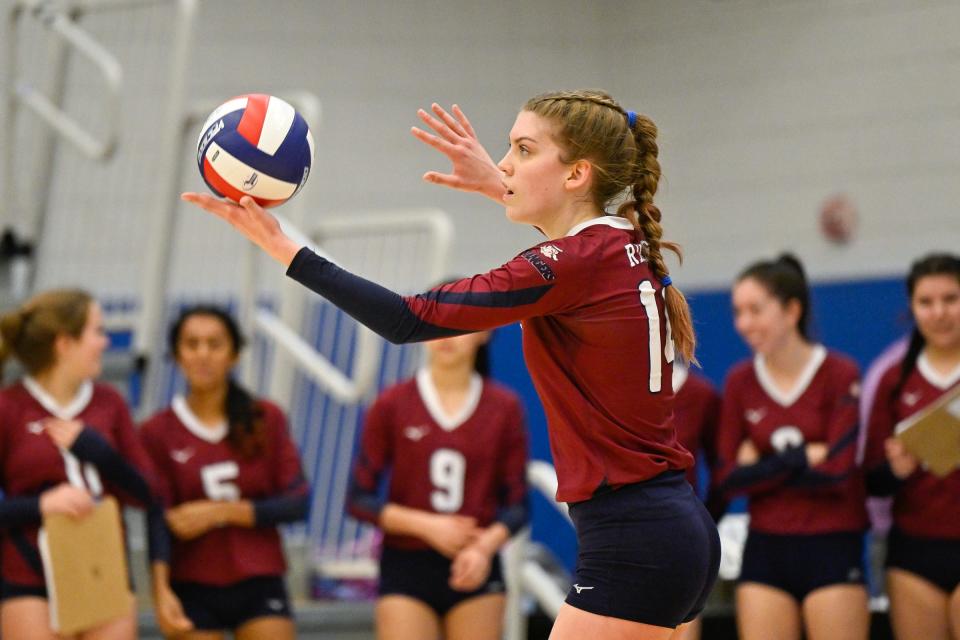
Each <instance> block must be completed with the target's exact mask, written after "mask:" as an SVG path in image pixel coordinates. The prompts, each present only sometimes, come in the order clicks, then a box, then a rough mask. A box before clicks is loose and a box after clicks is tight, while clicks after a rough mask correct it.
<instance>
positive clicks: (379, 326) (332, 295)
mask: <svg viewBox="0 0 960 640" xmlns="http://www.w3.org/2000/svg"><path fill="white" fill-rule="evenodd" d="M287 275H288V276H289V277H291V278H293V279H294V280H296V281H297V282H299V283H300V284H302V285H304V286H305V287H307V288H308V289H310V290H311V291H313V292H315V293H318V294H320V295H321V296H323V297H324V298H326V299H327V300H329V301H330V302H332V303H333V304H335V305H336V306H338V307H340V308H341V309H343V311H344V312H346V313H347V314H348V315H349V316H350V317H351V318H353V319H354V320H356V321H357V322H359V323H360V324H363V325H365V326H366V327H368V328H370V329H371V330H372V331H374V332H375V333H377V334H379V335H380V336H382V337H383V338H384V339H386V340H389V341H390V342H392V343H394V344H403V343H407V342H422V341H424V340H434V339H436V338H444V337H449V336H455V335H461V334H463V333H468V332H467V331H463V330H458V329H449V328H445V327H438V326H435V325H432V324H430V323H428V322H424V321H423V320H421V319H420V318H419V317H417V315H416V314H414V313H413V312H412V311H410V309H409V307H407V304H406V302H404V300H403V297H402V296H400V295H399V294H397V293H394V292H393V291H390V290H389V289H387V288H386V287H382V286H380V285H378V284H376V283H375V282H371V281H369V280H366V279H365V278H361V277H360V276H356V275H354V274H352V273H350V272H349V271H346V270H344V269H341V268H340V267H338V266H337V265H335V264H334V263H332V262H330V261H329V260H326V259H325V258H321V257H320V256H318V255H317V254H315V253H314V252H313V251H311V250H310V249H309V248H308V247H303V248H302V249H300V251H299V252H298V253H297V255H296V256H295V257H294V259H293V262H291V263H290V266H289V267H288V268H287Z"/></svg>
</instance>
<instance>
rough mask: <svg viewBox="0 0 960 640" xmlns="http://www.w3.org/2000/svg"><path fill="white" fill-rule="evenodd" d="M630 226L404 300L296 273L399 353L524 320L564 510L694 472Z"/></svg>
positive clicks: (310, 265)
mask: <svg viewBox="0 0 960 640" xmlns="http://www.w3.org/2000/svg"><path fill="white" fill-rule="evenodd" d="M645 254H646V248H645V246H644V242H643V241H642V238H641V237H640V234H639V233H638V232H635V231H634V229H633V227H632V226H631V225H630V223H629V222H628V221H627V220H625V219H623V218H619V217H615V216H603V217H600V218H595V219H592V220H589V221H587V222H584V223H581V224H579V225H577V226H575V227H574V228H573V229H571V230H570V232H569V234H568V235H567V236H566V237H563V238H558V239H556V240H549V241H546V242H543V243H541V244H539V245H537V246H535V247H533V248H532V249H529V250H527V251H524V252H523V253H521V254H520V255H519V256H517V257H516V258H514V259H513V260H511V261H510V262H508V263H507V264H505V265H503V266H502V267H499V268H497V269H494V270H492V271H489V272H487V273H485V274H481V275H477V276H474V277H472V278H466V279H463V280H459V281H457V282H454V283H451V284H448V285H444V286H442V287H440V288H438V289H435V290H433V291H431V292H429V293H426V294H422V295H417V296H409V297H404V298H401V297H400V296H397V295H396V294H394V293H392V292H389V291H387V290H385V289H383V288H382V287H379V286H377V285H374V284H373V283H370V282H367V281H364V280H363V279H361V278H357V277H356V276H353V275H352V274H349V273H347V272H345V271H343V270H342V269H340V268H339V267H337V266H336V265H334V264H332V263H330V262H328V261H326V260H324V259H323V258H320V257H319V256H317V255H316V254H314V253H313V252H312V251H310V250H309V249H306V248H304V249H301V250H300V252H299V253H298V254H297V256H296V257H295V258H294V260H293V262H292V263H291V264H290V267H289V269H288V271H287V273H288V274H289V275H290V276H291V277H293V278H295V279H296V280H297V281H299V282H301V283H302V284H304V285H305V286H307V287H309V288H311V289H313V290H314V291H316V292H318V293H320V294H321V295H323V296H325V297H326V298H328V299H329V300H331V301H332V302H333V303H334V304H336V305H337V306H339V307H341V308H342V309H344V310H345V311H347V312H348V313H349V314H351V315H352V316H353V317H355V318H357V319H359V320H360V321H361V322H363V323H364V324H366V325H367V326H369V327H371V328H372V329H374V330H375V331H377V332H378V333H380V335H383V336H385V337H387V338H388V339H389V340H391V341H394V342H412V341H417V340H429V339H433V338H438V337H443V336H450V335H457V334H461V333H467V332H470V331H481V330H485V329H492V328H494V327H498V326H502V325H506V324H510V323H513V322H516V321H518V320H522V321H523V322H522V327H523V351H524V356H525V358H526V361H527V365H528V367H529V370H530V375H531V377H532V379H533V383H534V386H535V387H536V389H537V393H538V395H539V396H540V400H541V402H543V406H544V410H545V413H546V415H547V423H548V426H549V433H550V449H551V452H552V453H553V460H554V464H555V465H556V468H557V476H558V479H559V488H558V490H557V499H558V500H561V501H565V502H577V501H581V500H586V499H587V498H590V497H591V496H592V495H594V494H595V493H596V492H597V491H598V490H605V489H607V488H611V487H614V488H615V487H618V486H621V485H624V484H628V483H634V482H640V481H643V480H647V479H649V478H652V477H654V476H657V475H659V474H661V473H663V472H665V471H668V470H671V469H677V470H685V469H687V468H689V467H690V466H691V465H692V464H693V456H692V455H690V453H689V452H687V451H686V450H685V449H684V448H683V447H681V446H680V444H679V443H678V442H677V437H676V432H675V431H674V427H673V422H672V414H673V389H672V382H671V376H672V371H673V365H672V362H673V355H674V353H673V351H674V350H673V341H672V339H671V337H670V326H669V323H668V322H667V321H666V314H665V309H664V300H663V287H662V285H661V283H660V281H659V279H657V278H656V276H654V275H653V272H652V271H651V269H650V265H649V263H648V262H647V259H646V255H645Z"/></svg>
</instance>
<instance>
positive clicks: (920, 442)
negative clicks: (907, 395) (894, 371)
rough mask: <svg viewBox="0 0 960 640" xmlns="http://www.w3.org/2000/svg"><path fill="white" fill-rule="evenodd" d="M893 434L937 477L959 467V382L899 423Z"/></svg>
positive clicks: (941, 476)
mask: <svg viewBox="0 0 960 640" xmlns="http://www.w3.org/2000/svg"><path fill="white" fill-rule="evenodd" d="M896 437H897V438H899V439H900V441H901V442H903V446H904V448H906V450H907V451H908V452H909V453H910V454H911V455H913V456H915V457H916V458H917V459H918V460H920V461H921V462H922V463H923V465H924V467H925V468H926V469H928V470H929V471H930V472H931V473H933V474H934V475H936V476H938V477H940V478H943V477H945V476H946V475H948V474H950V473H951V472H952V471H954V470H955V469H957V468H958V467H960V385H957V386H956V387H954V388H953V389H951V390H950V391H948V392H947V393H945V394H943V395H942V396H940V398H938V399H937V401H936V402H934V403H933V404H931V405H929V406H928V407H925V408H924V409H923V410H922V411H919V412H917V413H916V414H914V415H912V416H910V417H909V418H907V419H906V420H904V421H902V422H900V423H899V424H898V425H897V427H896Z"/></svg>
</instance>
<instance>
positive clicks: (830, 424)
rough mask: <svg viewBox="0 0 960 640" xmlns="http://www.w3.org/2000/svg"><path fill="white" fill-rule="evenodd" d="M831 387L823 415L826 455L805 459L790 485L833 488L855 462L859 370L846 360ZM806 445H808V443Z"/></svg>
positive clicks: (844, 477)
mask: <svg viewBox="0 0 960 640" xmlns="http://www.w3.org/2000/svg"><path fill="white" fill-rule="evenodd" d="M830 386H831V389H833V390H834V392H833V395H832V397H831V399H830V400H831V401H830V410H829V413H828V415H827V418H826V419H827V437H826V441H825V442H824V443H823V444H824V445H825V446H826V451H827V452H826V456H825V457H824V459H823V460H822V461H820V462H818V463H814V464H810V463H809V462H808V464H807V465H805V466H804V467H803V468H802V469H800V470H799V471H798V472H797V473H796V474H794V475H793V476H791V477H790V479H789V481H788V484H790V485H792V486H803V487H816V488H822V489H828V490H829V489H833V488H836V487H837V485H839V484H840V483H841V482H843V481H844V480H846V479H847V478H848V477H849V476H850V474H851V473H852V472H853V471H854V469H855V468H856V466H857V459H856V458H857V438H858V436H859V434H860V407H859V404H860V374H859V371H858V370H857V368H856V365H854V364H853V363H848V364H847V365H846V366H844V367H843V369H842V370H841V371H838V372H837V376H836V378H835V379H834V381H833V382H832V384H831V385H830ZM808 446H809V445H808Z"/></svg>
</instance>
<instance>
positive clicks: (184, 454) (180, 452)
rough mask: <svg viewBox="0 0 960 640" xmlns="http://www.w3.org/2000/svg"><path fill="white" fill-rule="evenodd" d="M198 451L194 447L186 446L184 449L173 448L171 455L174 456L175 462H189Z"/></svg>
mask: <svg viewBox="0 0 960 640" xmlns="http://www.w3.org/2000/svg"><path fill="white" fill-rule="evenodd" d="M195 453H196V451H194V450H193V447H185V448H183V449H173V450H172V451H170V457H171V458H173V461H174V462H177V463H179V464H187V461H188V460H190V458H192V457H193V455H194V454H195Z"/></svg>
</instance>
